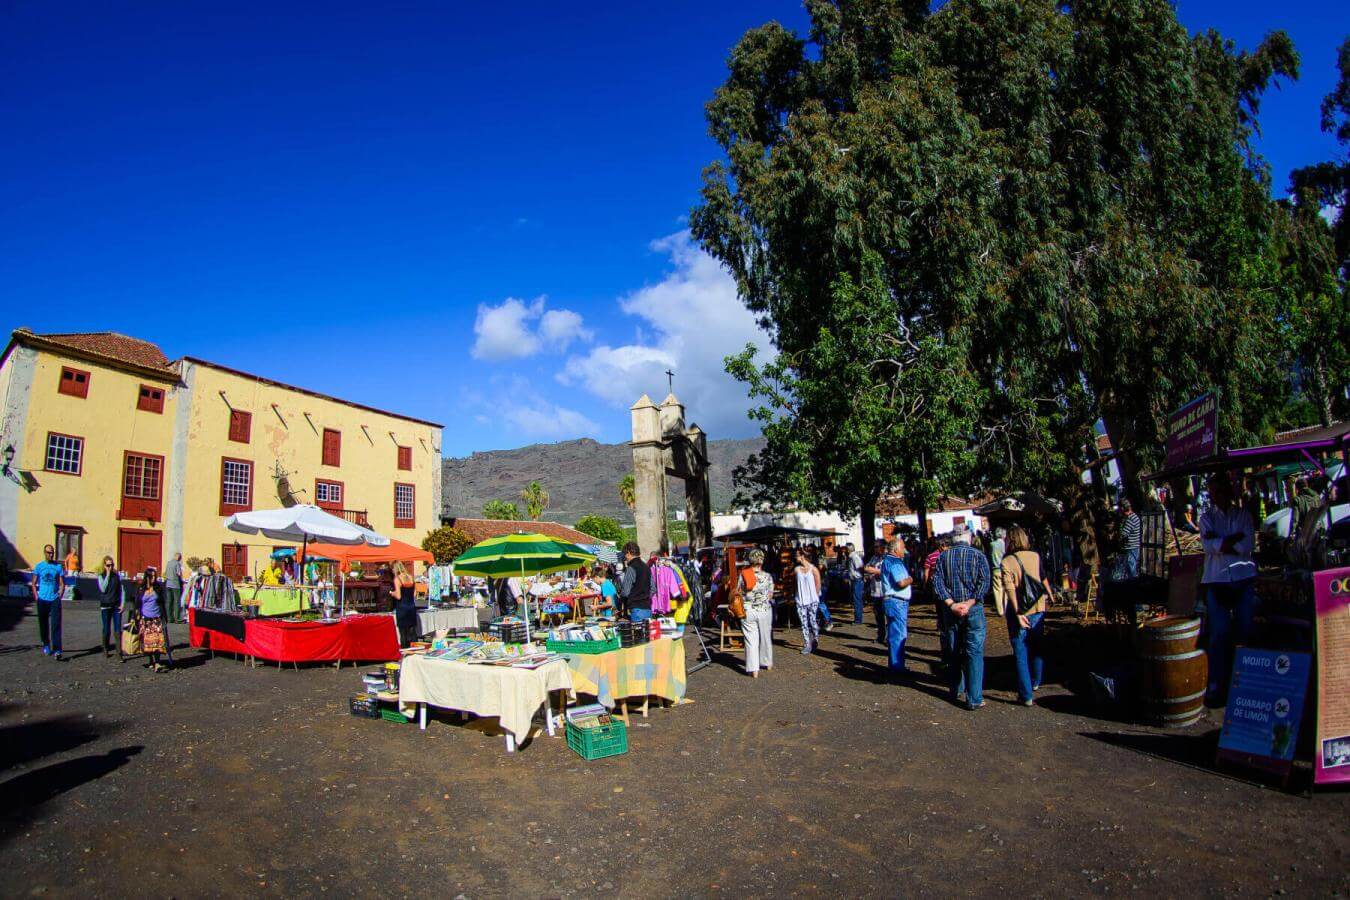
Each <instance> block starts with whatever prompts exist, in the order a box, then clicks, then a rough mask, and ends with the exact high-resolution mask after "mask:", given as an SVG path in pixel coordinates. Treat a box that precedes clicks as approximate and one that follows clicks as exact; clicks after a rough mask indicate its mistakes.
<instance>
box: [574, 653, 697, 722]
mask: <svg viewBox="0 0 1350 900" xmlns="http://www.w3.org/2000/svg"><path fill="white" fill-rule="evenodd" d="M566 658H567V668H568V669H569V670H571V673H572V689H573V690H574V691H576V692H577V693H579V694H591V695H593V696H595V698H596V699H597V700H599V701H600V702H601V703H603V704H604V705H605V706H607V707H610V708H613V707H614V704H615V703H616V702H617V701H619V700H621V699H623V698H625V697H645V696H647V695H649V694H650V695H652V696H655V697H664V698H665V699H667V700H676V701H678V700H682V699H684V691H685V681H686V677H685V671H684V641H683V639H677V638H662V639H661V640H659V641H651V642H650V643H647V644H640V645H638V646H636V647H624V648H621V649H619V650H611V651H609V652H608V653H594V654H581V653H577V654H567V655H566Z"/></svg>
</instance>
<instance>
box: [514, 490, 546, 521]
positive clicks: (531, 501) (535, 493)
mask: <svg viewBox="0 0 1350 900" xmlns="http://www.w3.org/2000/svg"><path fill="white" fill-rule="evenodd" d="M520 499H522V500H524V501H525V513H526V514H527V515H528V516H529V517H530V518H531V519H533V520H534V521H536V522H538V521H539V517H540V516H542V515H543V514H544V510H546V509H548V491H546V490H544V486H543V485H542V484H540V483H539V482H537V481H531V482H530V483H529V484H527V485H525V490H523V491H521V492H520Z"/></svg>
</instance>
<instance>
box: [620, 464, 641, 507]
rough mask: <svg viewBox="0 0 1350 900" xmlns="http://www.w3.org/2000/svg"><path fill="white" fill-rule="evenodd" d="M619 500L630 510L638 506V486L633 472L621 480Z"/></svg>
mask: <svg viewBox="0 0 1350 900" xmlns="http://www.w3.org/2000/svg"><path fill="white" fill-rule="evenodd" d="M619 499H620V500H622V501H623V505H624V506H626V507H628V508H629V509H633V508H634V507H636V506H637V485H636V484H635V483H634V482H633V473H632V472H629V473H628V474H627V475H625V476H623V478H621V479H620V480H619Z"/></svg>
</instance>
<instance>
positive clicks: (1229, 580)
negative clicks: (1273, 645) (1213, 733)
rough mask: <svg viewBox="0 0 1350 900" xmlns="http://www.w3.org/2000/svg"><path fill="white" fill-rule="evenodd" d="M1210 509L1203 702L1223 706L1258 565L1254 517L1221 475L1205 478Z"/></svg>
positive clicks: (1252, 607)
mask: <svg viewBox="0 0 1350 900" xmlns="http://www.w3.org/2000/svg"><path fill="white" fill-rule="evenodd" d="M1209 496H1210V500H1211V504H1210V507H1209V508H1208V509H1206V510H1205V512H1204V514H1202V515H1201V516H1200V538H1201V541H1202V543H1203V546H1204V548H1205V571H1204V574H1203V575H1202V576H1201V578H1200V583H1201V584H1202V585H1204V588H1205V616H1206V626H1207V628H1208V631H1209V644H1208V647H1207V652H1208V654H1209V685H1208V689H1207V690H1206V692H1205V699H1206V701H1207V702H1208V703H1210V704H1211V705H1216V706H1221V705H1223V704H1224V703H1225V702H1226V701H1227V696H1226V694H1227V691H1228V680H1229V675H1230V673H1231V672H1232V668H1233V648H1234V647H1239V646H1242V645H1243V644H1246V643H1247V641H1248V640H1249V639H1250V637H1251V630H1252V617H1253V615H1254V614H1255V612H1256V563H1255V562H1254V561H1253V560H1252V552H1253V551H1254V550H1255V548H1256V534H1255V529H1254V527H1253V524H1252V517H1251V516H1250V515H1249V514H1248V513H1247V512H1246V510H1243V509H1241V508H1240V507H1239V506H1238V505H1237V504H1236V503H1235V502H1234V498H1233V484H1232V482H1231V481H1230V480H1229V476H1228V475H1227V473H1224V472H1217V473H1215V474H1213V475H1211V476H1210V477H1209Z"/></svg>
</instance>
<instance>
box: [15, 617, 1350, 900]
mask: <svg viewBox="0 0 1350 900" xmlns="http://www.w3.org/2000/svg"><path fill="white" fill-rule="evenodd" d="M9 602H10V603H11V604H14V601H9ZM0 611H2V612H3V613H4V615H3V617H2V618H0V642H3V646H2V647H0V780H2V781H3V783H0V847H3V853H4V859H5V863H6V865H5V868H6V869H7V884H6V885H5V886H4V888H3V889H2V890H0V893H3V894H4V895H8V896H21V895H56V896H75V895H80V896H90V895H94V896H128V895H133V894H135V895H140V896H149V897H196V896H224V895H227V894H238V893H245V894H250V895H253V894H257V895H276V896H283V895H284V896H291V897H294V896H312V895H319V894H324V893H334V894H340V895H352V894H362V895H366V894H376V893H381V894H391V895H397V896H414V895H418V894H430V895H436V896H442V895H443V896H457V895H461V894H462V895H465V896H469V897H474V896H503V895H508V894H510V895H517V896H520V895H526V894H532V895H542V896H587V895H593V894H600V895H621V896H643V897H664V896H677V895H682V896H688V895H710V894H725V895H732V896H751V897H763V896H771V895H783V894H787V893H793V894H808V895H809V894H830V895H844V896H893V895H897V894H907V895H908V894H932V895H952V894H966V895H979V896H986V895H992V894H996V893H1009V892H1014V891H1015V892H1017V893H1019V894H1030V895H1036V896H1054V895H1061V896H1062V895H1070V894H1075V895H1076V894H1109V893H1119V892H1127V891H1144V892H1150V893H1156V894H1165V895H1169V896H1170V895H1177V894H1198V895H1218V894H1230V893H1238V894H1248V895H1269V894H1285V893H1289V894H1317V895H1338V894H1345V893H1347V892H1348V891H1350V874H1348V873H1350V865H1348V864H1347V863H1348V859H1347V857H1348V855H1350V828H1347V825H1346V823H1347V813H1350V799H1348V798H1347V795H1346V794H1345V793H1339V794H1318V795H1314V796H1312V797H1311V798H1308V797H1305V796H1301V795H1298V794H1293V793H1288V792H1282V791H1279V790H1273V789H1270V788H1267V787H1261V786H1258V785H1255V784H1252V783H1248V782H1245V781H1241V780H1238V779H1235V778H1231V777H1228V776H1225V775H1222V774H1219V773H1217V772H1215V771H1212V769H1211V768H1210V761H1211V760H1212V756H1213V746H1214V741H1215V729H1216V725H1217V723H1216V722H1214V721H1213V720H1210V721H1208V722H1207V723H1206V724H1203V725H1201V726H1197V727H1195V728H1192V729H1189V730H1186V731H1183V732H1174V733H1167V732H1162V731H1156V730H1152V729H1147V728H1143V727H1139V726H1134V725H1131V724H1128V723H1122V722H1116V721H1111V720H1109V719H1104V718H1099V717H1096V714H1095V713H1094V712H1093V710H1092V709H1091V707H1090V706H1089V705H1088V704H1086V703H1085V702H1083V701H1081V700H1079V699H1078V698H1077V697H1076V696H1075V695H1074V694H1072V693H1070V692H1069V691H1068V690H1066V689H1065V688H1064V686H1063V682H1064V681H1068V683H1069V684H1070V685H1073V684H1074V681H1073V679H1072V678H1066V677H1064V671H1065V668H1066V667H1064V666H1059V667H1055V666H1054V665H1053V660H1052V666H1051V669H1050V671H1048V672H1047V680H1048V681H1049V685H1048V686H1047V688H1046V689H1045V690H1044V691H1043V692H1042V695H1040V697H1039V699H1038V702H1039V704H1040V705H1039V706H1038V707H1036V708H1032V709H1027V708H1024V707H1021V706H1017V705H1014V703H1013V702H1012V701H1013V694H1012V692H1011V687H1012V680H1011V674H1012V673H1011V666H1010V651H1009V649H1008V645H1007V636H1006V634H1003V633H1000V632H999V630H998V629H991V631H990V646H989V649H988V653H989V656H990V657H991V659H990V661H989V671H988V674H987V676H986V685H987V688H986V697H987V700H988V703H987V705H986V707H985V708H984V709H982V710H979V711H977V712H974V713H970V712H966V711H965V710H963V709H960V708H958V707H956V706H954V705H952V704H951V703H950V702H948V700H947V699H946V694H945V691H943V690H942V689H941V688H940V686H939V685H938V681H937V679H936V678H934V677H930V676H928V675H926V674H925V675H922V676H921V677H920V679H919V680H918V681H917V683H915V684H914V685H911V686H896V685H893V684H890V683H886V681H885V679H884V678H883V676H882V672H881V670H880V669H879V668H878V667H879V666H881V667H884V665H885V657H884V655H883V648H881V647H879V646H878V645H877V644H876V643H875V642H874V639H873V638H874V630H873V629H872V628H871V626H854V625H844V626H842V627H839V628H837V629H836V630H835V631H834V632H832V633H830V634H827V635H825V637H824V639H823V641H822V652H820V653H819V654H818V655H815V656H811V657H804V656H802V655H801V654H800V653H798V652H797V650H798V649H799V648H800V646H801V644H800V637H799V635H798V634H797V633H796V632H795V631H788V630H785V629H780V630H779V631H778V633H777V647H776V662H777V665H776V666H775V667H774V670H773V672H772V673H769V674H767V675H766V676H765V677H763V678H760V679H758V680H751V679H749V678H746V677H745V676H743V675H741V674H740V673H739V671H738V670H737V669H735V668H733V665H734V664H735V663H736V662H737V660H736V659H733V658H731V657H724V658H722V659H719V662H718V664H716V665H713V666H710V667H708V668H706V669H703V670H702V671H700V672H697V673H694V674H693V675H691V676H690V678H689V696H690V697H692V698H694V700H695V701H696V702H695V703H693V704H689V705H685V706H681V707H678V708H672V709H659V710H654V711H653V712H652V713H651V715H650V716H649V717H648V718H647V719H645V720H643V719H635V720H634V721H635V727H634V728H633V729H632V731H631V733H630V750H629V752H628V754H627V755H625V756H621V757H617V758H611V759H606V760H600V761H597V762H592V763H588V762H585V761H583V760H581V759H580V758H579V757H577V756H575V755H574V754H573V753H572V752H571V751H570V750H569V749H568V748H567V746H566V745H565V743H564V742H563V740H562V739H561V738H549V737H547V736H544V735H541V736H538V737H535V738H534V739H533V740H532V741H530V742H529V743H528V744H526V745H525V746H524V747H523V749H522V750H521V752H519V753H516V754H514V755H508V754H506V752H505V750H504V747H503V741H502V739H501V738H500V737H495V736H491V735H489V734H488V733H487V731H488V727H487V726H488V724H489V723H481V722H480V723H477V725H478V727H464V726H460V725H456V724H453V723H452V721H451V717H450V716H449V715H448V714H447V715H445V716H443V717H441V718H439V719H434V720H433V721H432V723H431V724H430V727H429V728H428V730H427V731H426V732H421V731H419V730H418V728H417V727H416V726H415V725H399V724H392V723H388V722H383V721H371V720H364V719H356V718H352V717H351V716H350V715H349V714H348V710H347V701H348V697H349V696H350V695H351V694H353V693H355V692H356V691H357V690H359V677H358V672H359V671H360V670H353V669H351V668H346V669H343V670H342V671H340V672H339V671H337V670H335V669H333V668H331V667H312V668H304V669H301V670H300V671H298V672H297V671H292V670H290V669H287V670H285V671H279V670H278V669H276V668H275V667H273V668H259V669H254V670H250V669H248V668H246V667H245V666H243V665H241V664H240V663H238V662H236V661H234V660H232V659H229V658H216V659H214V660H212V659H207V658H206V657H205V656H204V655H201V654H198V653H197V652H196V651H193V650H189V649H182V650H180V651H179V667H178V668H177V669H176V670H175V671H173V672H170V673H165V674H159V675H156V674H153V673H151V672H149V671H148V670H147V669H145V668H144V667H143V666H142V664H141V663H140V662H139V661H133V662H128V663H125V664H121V663H119V662H118V661H117V660H116V659H112V660H108V659H105V658H104V657H103V655H102V653H101V651H95V652H86V651H87V650H88V648H90V647H92V646H94V644H95V643H96V640H97V638H96V630H97V623H98V611H97V609H96V608H95V607H94V606H93V605H92V604H89V603H83V602H77V603H71V604H68V605H67V607H66V616H65V621H66V640H65V645H66V650H67V655H68V660H67V661H66V662H56V661H55V660H52V659H49V658H46V657H44V656H43V655H42V653H41V652H40V649H34V646H33V645H34V644H35V642H36V623H35V621H34V619H33V617H32V614H31V609H25V608H22V607H20V606H18V605H17V604H14V605H10V606H8V607H4V608H3V610H0ZM933 624H934V623H933V618H932V615H931V613H927V612H925V611H923V610H920V611H918V612H916V614H915V617H914V621H913V626H914V631H915V635H914V637H913V638H912V639H911V647H912V648H913V653H912V655H913V657H914V658H915V659H916V660H917V662H918V667H919V669H920V671H921V672H927V671H928V670H929V669H930V668H931V666H932V664H933V662H934V660H935V659H936V657H937V642H936V637H935V634H934V630H933ZM1052 633H1053V635H1054V638H1055V643H1056V645H1057V647H1058V648H1059V649H1058V650H1057V651H1056V653H1057V655H1058V656H1064V657H1067V656H1070V655H1073V654H1077V655H1080V656H1081V655H1082V654H1083V652H1084V647H1085V646H1086V645H1085V643H1084V639H1083V637H1082V636H1081V634H1080V629H1078V627H1077V626H1075V625H1073V624H1072V623H1070V622H1068V621H1066V620H1059V621H1056V622H1055V624H1054V626H1053V628H1052ZM174 638H175V642H176V643H178V644H186V639H187V635H186V627H185V626H176V627H175V628H174ZM693 646H694V645H693V642H692V640H690V642H689V647H690V657H691V658H692V656H693V649H692V648H693ZM1093 652H1094V653H1095V652H1096V651H1093ZM367 668H368V667H367Z"/></svg>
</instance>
